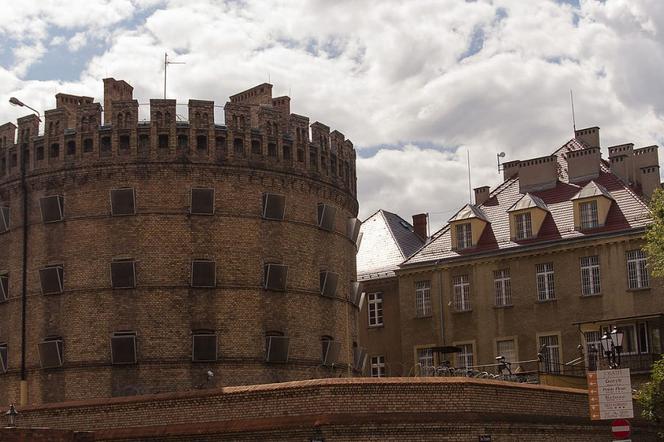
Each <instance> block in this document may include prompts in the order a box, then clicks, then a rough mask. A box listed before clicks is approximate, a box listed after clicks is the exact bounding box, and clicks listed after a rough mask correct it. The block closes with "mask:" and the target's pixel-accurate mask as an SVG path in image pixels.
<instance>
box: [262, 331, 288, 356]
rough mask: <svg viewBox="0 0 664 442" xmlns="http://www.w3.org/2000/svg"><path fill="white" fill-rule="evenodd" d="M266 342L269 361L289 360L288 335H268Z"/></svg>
mask: <svg viewBox="0 0 664 442" xmlns="http://www.w3.org/2000/svg"><path fill="white" fill-rule="evenodd" d="M266 344H267V348H266V357H265V360H266V361H267V362H288V347H289V339H288V336H267V337H266Z"/></svg>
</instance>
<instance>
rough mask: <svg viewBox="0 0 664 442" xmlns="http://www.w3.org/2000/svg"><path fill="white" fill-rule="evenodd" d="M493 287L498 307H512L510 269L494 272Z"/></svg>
mask: <svg viewBox="0 0 664 442" xmlns="http://www.w3.org/2000/svg"><path fill="white" fill-rule="evenodd" d="M493 286H494V288H495V289H496V307H504V306H506V305H512V283H511V278H510V269H501V270H496V271H495V272H493Z"/></svg>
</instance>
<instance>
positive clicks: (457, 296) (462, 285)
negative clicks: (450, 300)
mask: <svg viewBox="0 0 664 442" xmlns="http://www.w3.org/2000/svg"><path fill="white" fill-rule="evenodd" d="M452 287H453V288H454V310H456V311H458V312H465V311H468V310H470V282H469V281H468V275H458V276H455V277H454V278H452Z"/></svg>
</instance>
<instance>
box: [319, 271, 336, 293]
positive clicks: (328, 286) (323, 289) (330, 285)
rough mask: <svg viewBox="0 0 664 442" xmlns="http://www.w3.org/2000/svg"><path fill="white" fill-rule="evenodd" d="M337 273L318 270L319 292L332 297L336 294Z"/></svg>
mask: <svg viewBox="0 0 664 442" xmlns="http://www.w3.org/2000/svg"><path fill="white" fill-rule="evenodd" d="M338 282H339V274H337V273H334V272H320V294H321V295H323V296H327V297H330V298H333V297H334V296H336V294H337V284H338Z"/></svg>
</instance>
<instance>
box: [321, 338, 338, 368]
mask: <svg viewBox="0 0 664 442" xmlns="http://www.w3.org/2000/svg"><path fill="white" fill-rule="evenodd" d="M322 344H323V354H322V361H323V365H332V364H335V363H336V362H337V360H338V359H339V352H340V351H341V342H337V341H333V340H328V339H324V340H323V341H322Z"/></svg>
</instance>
